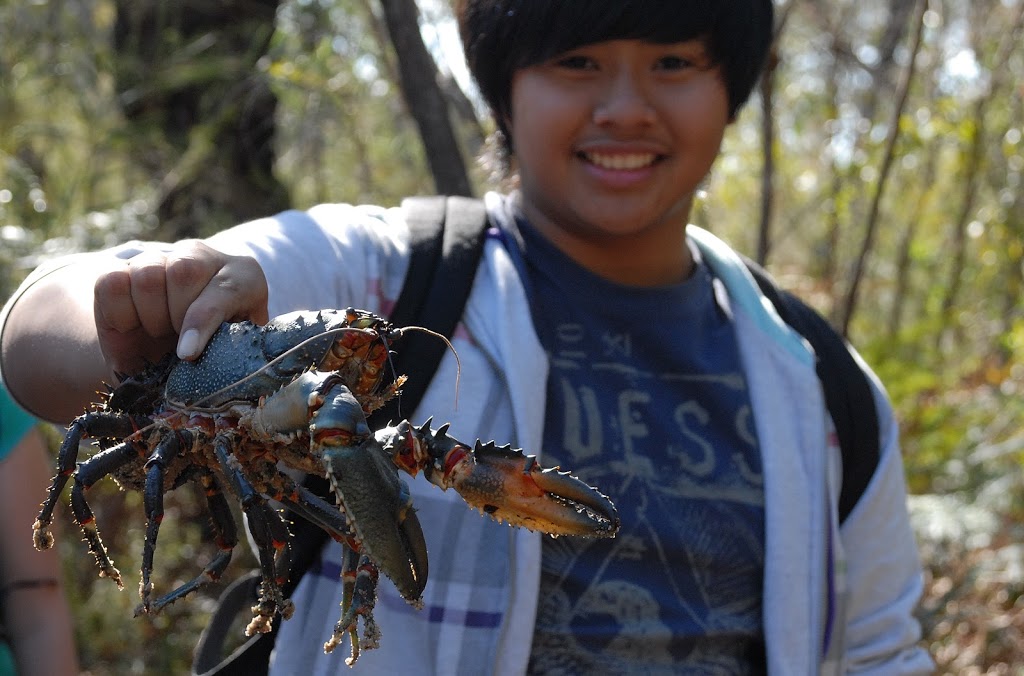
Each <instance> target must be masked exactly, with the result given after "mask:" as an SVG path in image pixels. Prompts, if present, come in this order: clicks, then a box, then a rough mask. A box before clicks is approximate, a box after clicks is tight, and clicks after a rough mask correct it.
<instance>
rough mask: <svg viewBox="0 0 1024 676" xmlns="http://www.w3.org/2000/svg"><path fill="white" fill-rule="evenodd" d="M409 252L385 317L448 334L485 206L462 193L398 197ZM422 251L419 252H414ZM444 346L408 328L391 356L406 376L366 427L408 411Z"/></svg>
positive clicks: (468, 280) (469, 283)
mask: <svg viewBox="0 0 1024 676" xmlns="http://www.w3.org/2000/svg"><path fill="white" fill-rule="evenodd" d="M402 208H403V209H404V210H405V214H406V221H407V222H408V224H409V230H410V246H412V247H413V252H414V254H413V256H412V257H411V259H410V261H409V270H408V272H407V273H406V276H405V285H404V286H403V287H402V293H401V295H400V296H399V298H398V301H397V302H396V303H395V307H394V309H393V310H392V312H391V316H390V317H389V319H390V320H391V322H392V323H394V324H396V325H397V326H413V325H415V326H422V327H425V328H428V329H430V330H431V331H435V332H437V333H440V334H442V335H443V336H445V337H446V338H449V339H450V338H451V337H452V335H453V334H454V333H455V327H456V326H457V325H458V323H459V319H461V318H462V312H463V310H464V309H465V307H466V301H467V300H468V299H469V292H470V290H471V289H472V288H473V280H474V279H475V278H476V269H477V266H478V265H479V263H480V256H481V255H482V253H483V247H484V238H485V235H486V231H487V209H486V207H484V203H483V202H482V201H481V200H478V199H472V198H468V197H410V198H408V199H406V200H404V201H403V202H402ZM420 252H422V253H420ZM447 349H448V346H447V345H445V344H444V341H441V340H438V339H437V338H436V337H435V336H431V335H428V334H425V333H421V332H409V333H407V334H406V335H405V336H403V337H402V344H401V347H400V348H399V350H398V354H397V356H396V357H395V360H394V365H395V372H396V373H404V374H405V375H407V376H409V380H408V381H407V382H406V384H405V386H404V387H403V388H402V394H401V395H400V396H398V397H395V398H394V399H392V400H391V401H389V402H388V403H387V404H385V405H384V406H383V407H381V408H380V409H378V410H377V411H374V413H373V415H372V416H371V417H370V427H371V429H377V428H379V427H383V426H384V425H385V424H387V423H388V422H397V421H398V420H400V419H401V418H402V417H403V415H411V414H412V412H413V411H414V410H415V409H416V406H417V405H418V404H419V402H420V400H421V399H422V398H423V395H424V393H426V391H427V387H428V386H429V385H430V381H431V379H432V378H433V377H434V372H435V371H437V367H438V365H440V363H441V359H442V357H444V353H445V351H446V350H447Z"/></svg>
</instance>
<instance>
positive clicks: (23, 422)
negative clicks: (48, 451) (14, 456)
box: [0, 387, 36, 460]
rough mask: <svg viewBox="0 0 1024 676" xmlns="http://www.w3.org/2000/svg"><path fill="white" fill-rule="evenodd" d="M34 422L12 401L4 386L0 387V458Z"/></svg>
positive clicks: (3, 456) (2, 457) (9, 450)
mask: <svg viewBox="0 0 1024 676" xmlns="http://www.w3.org/2000/svg"><path fill="white" fill-rule="evenodd" d="M35 424H36V419H35V418H33V417H32V416H31V415H30V414H29V413H28V412H27V411H25V409H23V408H21V407H20V406H18V405H17V404H16V403H14V400H13V399H12V398H11V395H10V394H8V393H7V390H6V388H3V387H0V460H3V459H4V458H6V457H7V454H8V453H10V452H11V449H12V448H14V447H15V445H17V443H18V442H19V441H21V439H22V437H24V436H25V434H26V433H27V432H28V431H29V430H30V429H32V427H33V426H34V425H35Z"/></svg>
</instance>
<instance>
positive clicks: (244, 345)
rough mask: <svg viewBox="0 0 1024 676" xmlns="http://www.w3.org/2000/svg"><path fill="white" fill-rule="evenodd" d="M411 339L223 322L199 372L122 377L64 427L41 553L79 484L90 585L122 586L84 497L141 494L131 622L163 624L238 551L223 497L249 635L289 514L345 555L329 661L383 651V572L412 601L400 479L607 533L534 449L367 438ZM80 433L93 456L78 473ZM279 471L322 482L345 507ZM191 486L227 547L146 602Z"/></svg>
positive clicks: (182, 364)
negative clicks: (240, 523)
mask: <svg viewBox="0 0 1024 676" xmlns="http://www.w3.org/2000/svg"><path fill="white" fill-rule="evenodd" d="M414 328H415V327H406V328H397V327H395V326H393V325H392V324H390V323H389V322H387V321H386V320H384V319H382V318H380V317H378V316H376V315H374V314H372V313H370V312H366V311H363V310H355V309H351V308H349V309H347V310H344V311H336V310H321V311H319V312H296V313H291V314H287V315H282V316H280V317H277V318H275V319H273V320H271V321H270V322H269V323H267V324H266V325H263V326H257V325H255V324H252V323H250V322H238V323H224V324H223V325H222V326H221V327H220V329H219V330H218V331H217V332H216V333H215V334H214V335H213V337H212V338H211V339H210V342H209V343H208V345H207V347H206V349H205V350H204V352H203V353H202V355H201V356H200V357H199V358H198V359H197V360H196V361H194V362H189V361H180V360H178V359H177V358H176V357H173V356H170V355H169V356H168V357H166V358H164V359H163V360H161V361H160V362H159V363H157V364H151V365H149V366H148V367H146V368H145V369H144V370H143V371H141V372H140V373H137V374H134V375H131V376H124V375H119V376H118V377H119V380H120V382H119V384H118V385H117V386H115V387H112V388H108V390H109V391H108V392H107V396H106V398H105V401H104V402H103V403H102V404H99V405H96V406H95V407H94V408H93V410H91V411H88V412H86V413H85V414H83V415H81V416H79V417H78V418H76V419H75V420H74V421H73V422H72V423H71V425H70V426H69V428H68V432H67V435H66V436H65V438H64V441H63V444H62V445H61V448H60V451H59V455H58V461H57V463H58V466H57V473H56V476H55V477H54V479H53V482H52V484H51V486H50V489H49V493H48V494H47V498H46V500H45V501H44V502H43V505H42V509H41V511H40V513H39V516H38V518H37V519H36V522H35V524H34V525H33V538H34V543H35V546H36V548H37V549H46V548H49V547H51V546H53V536H52V535H51V534H50V532H49V527H50V524H51V523H52V521H53V511H54V509H55V506H56V503H57V501H58V499H59V496H60V495H61V493H62V491H63V490H64V487H65V486H66V484H67V482H68V481H69V480H72V479H73V484H72V487H71V509H72V512H73V514H74V518H75V521H76V522H77V523H78V525H79V526H80V527H81V529H82V532H83V533H84V536H85V541H86V542H87V544H88V548H89V551H90V552H91V553H92V555H93V556H94V557H95V559H96V564H97V566H98V567H99V574H100V576H104V577H110V578H112V579H113V580H114V581H115V582H116V583H117V585H118V587H123V582H122V579H121V573H120V572H119V571H118V569H117V568H116V567H114V565H113V563H112V562H111V560H110V557H109V556H108V554H107V551H106V548H105V547H104V545H103V542H102V540H101V539H100V535H99V531H98V529H97V527H96V519H95V517H94V514H93V512H92V510H91V509H90V507H89V504H88V502H87V501H86V498H85V492H86V489H88V488H89V487H90V486H92V485H93V484H94V483H96V482H97V481H99V480H100V479H101V478H103V477H105V476H108V475H110V476H112V477H113V478H114V479H115V481H117V482H118V483H119V484H120V485H121V486H123V487H125V488H128V489H132V490H136V491H141V492H142V494H143V504H144V507H145V513H146V537H145V543H144V546H143V554H142V569H141V581H140V584H139V594H140V596H141V604H140V606H139V610H138V612H141V613H157V612H159V611H160V610H161V609H162V608H163V607H165V606H167V605H168V604H170V603H173V602H175V601H177V600H178V599H181V598H182V597H184V596H186V595H188V594H190V593H191V592H193V591H195V590H197V589H199V588H201V587H202V586H204V585H205V584H208V583H209V582H212V581H216V580H218V579H220V577H221V576H222V574H223V573H224V571H225V569H226V568H227V566H228V564H229V563H230V561H231V557H232V551H233V549H234V547H235V545H236V544H237V543H238V530H237V526H236V524H235V522H234V517H233V516H232V513H231V509H230V506H229V503H228V496H230V497H231V498H232V499H234V500H236V501H237V502H238V503H239V504H240V505H241V509H242V511H243V512H244V514H245V516H246V518H247V522H248V527H249V531H250V533H251V535H252V539H253V542H254V544H255V548H256V550H257V554H258V558H259V565H260V573H261V578H262V580H261V584H260V590H259V598H258V601H257V603H256V605H254V606H253V609H252V610H253V618H252V621H251V622H250V623H249V624H248V626H247V627H246V635H248V636H252V635H254V634H256V633H257V632H268V631H270V630H271V627H272V623H273V620H274V618H275V617H276V616H277V615H280V616H281V617H282V618H284V619H288V618H289V617H290V616H291V614H292V612H293V610H294V607H293V604H292V602H291V600H289V599H288V598H287V597H286V595H285V593H284V591H283V587H284V585H285V584H286V582H287V577H288V570H289V565H290V563H291V560H292V556H293V551H292V534H291V531H290V530H289V522H288V521H287V520H286V518H285V517H284V516H283V515H282V512H281V511H280V510H279V509H278V506H283V507H284V508H286V509H287V510H289V511H291V512H292V513H294V514H297V515H300V516H301V517H303V518H305V519H307V520H309V521H311V522H312V523H314V524H316V525H317V526H318V527H320V528H322V529H323V530H325V531H326V532H327V533H328V534H329V535H330V536H331V537H333V538H334V539H336V540H338V541H340V542H342V543H343V544H344V545H346V553H345V557H344V566H343V571H342V580H343V586H344V595H343V599H344V600H343V603H342V617H341V620H340V621H339V622H338V623H337V625H336V626H335V628H334V631H333V633H332V635H331V637H330V638H329V639H328V641H327V642H326V643H325V646H324V650H325V651H326V652H331V651H332V650H333V649H334V648H335V647H337V645H339V644H340V643H341V642H342V641H343V640H344V638H345V636H348V637H349V640H350V642H351V647H352V655H351V657H350V658H349V659H348V660H347V661H348V663H349V664H352V663H353V662H354V661H355V660H356V659H357V658H358V656H359V649H360V648H375V647H377V645H378V643H379V637H380V632H379V630H378V628H377V626H376V624H375V623H374V621H373V606H374V603H375V601H376V581H377V572H378V570H379V571H382V572H383V573H384V574H385V575H386V576H387V577H389V578H390V579H391V580H392V582H393V583H394V584H395V586H396V587H397V589H398V590H399V592H400V593H401V595H402V596H403V598H405V599H406V600H407V601H408V602H409V603H411V604H413V605H414V606H417V607H420V606H421V605H422V601H421V594H422V591H423V589H424V586H425V585H426V582H427V567H428V564H427V550H426V543H425V539H424V536H423V531H422V529H421V526H420V523H419V520H418V519H417V517H416V514H415V509H414V508H413V506H412V504H411V499H410V494H409V489H408V487H407V486H406V484H405V483H404V482H403V481H402V480H401V479H400V478H399V475H398V471H397V470H399V469H401V470H403V471H405V472H406V473H407V474H409V475H410V476H413V477H415V476H416V475H417V474H418V473H419V472H421V471H422V472H423V474H424V476H425V477H426V478H427V480H428V481H430V482H431V483H433V484H435V485H436V486H438V487H440V488H441V489H443V490H447V489H448V488H454V489H455V490H456V491H457V492H458V493H459V494H460V495H461V496H462V498H463V499H464V500H465V501H466V502H467V503H468V504H469V505H470V506H471V507H475V508H477V509H479V510H481V511H482V512H485V513H487V514H490V515H491V516H492V517H494V518H495V519H497V520H499V521H505V522H508V523H510V524H513V525H517V526H525V527H528V528H532V529H534V530H539V531H542V532H546V533H550V534H553V535H582V536H590V537H612V536H614V535H615V533H616V531H617V529H618V516H617V514H616V510H615V507H614V505H612V503H611V501H610V500H609V499H608V498H607V497H605V496H604V495H602V494H601V493H600V492H598V491H597V490H596V489H594V488H592V487H590V486H588V485H587V484H585V483H583V482H582V481H580V480H579V479H577V478H575V477H573V476H572V475H570V474H569V473H567V472H561V471H557V468H555V469H542V468H541V467H540V466H539V465H538V463H537V462H536V460H535V458H534V457H533V456H527V455H524V454H523V453H522V452H520V451H518V450H514V449H512V448H511V447H509V446H503V447H498V446H496V445H495V444H494V443H493V442H490V443H481V442H479V441H478V442H476V444H475V445H474V447H473V448H470V447H469V446H468V445H466V444H464V443H462V442H461V441H458V440H457V439H454V438H452V437H451V436H449V435H448V434H447V425H443V426H441V427H439V428H438V429H434V428H432V427H431V424H430V421H427V422H426V423H424V424H422V425H419V426H414V425H412V424H411V423H409V422H408V421H407V420H402V421H400V422H398V423H397V424H393V425H389V426H387V427H385V428H383V429H379V430H371V429H370V427H369V424H368V423H367V416H368V415H369V414H370V413H372V412H373V411H374V410H376V409H377V408H379V407H380V406H382V405H383V404H384V403H385V402H386V401H388V400H389V399H390V398H391V397H394V396H396V395H397V394H399V392H400V389H401V386H402V383H403V381H404V378H403V377H397V378H395V379H394V380H391V379H390V378H385V373H386V371H387V368H386V367H387V364H388V363H389V355H390V350H391V347H392V345H393V344H394V343H395V342H396V341H398V340H399V339H400V338H401V336H402V334H403V333H404V332H405V331H408V330H412V329H414ZM88 438H91V439H94V440H95V441H96V442H97V444H98V445H99V447H100V449H101V450H99V452H97V453H95V454H94V455H92V456H91V457H89V458H88V459H87V460H85V461H83V462H82V463H80V464H78V462H77V460H78V453H79V446H80V443H81V442H82V440H83V439H88ZM286 470H297V471H298V472H304V473H307V474H315V475H319V476H322V477H326V478H327V479H328V480H329V483H330V486H331V489H332V491H333V493H334V496H333V497H334V498H335V501H336V503H337V504H336V505H335V504H332V503H331V502H330V501H329V500H328V499H325V498H324V497H322V496H320V495H317V494H315V493H313V492H312V491H310V490H309V489H307V488H306V487H305V486H304V485H303V484H301V483H299V482H298V481H297V480H296V479H294V478H293V476H292V475H293V474H294V472H291V473H289V472H288V471H286ZM189 482H197V483H198V484H200V485H201V487H202V489H203V491H204V493H205V495H206V502H207V508H208V511H209V514H210V517H211V523H212V525H213V533H214V539H215V541H216V544H217V546H218V548H219V552H218V553H217V554H216V556H214V557H213V559H212V560H211V561H210V562H209V563H208V564H207V565H206V566H205V568H204V569H203V570H202V571H201V572H200V573H199V574H198V575H196V576H195V577H194V578H193V579H192V580H190V581H188V582H186V583H185V584H183V585H181V586H180V587H178V588H176V589H174V590H172V591H170V592H168V593H166V594H165V595H163V596H159V597H154V590H153V584H152V582H151V575H152V571H153V557H154V553H155V549H156V541H157V535H158V532H159V529H160V523H161V521H162V518H163V512H164V510H163V500H164V494H165V493H166V492H167V491H170V490H173V489H174V488H178V487H180V486H182V485H184V484H186V483H189ZM360 617H361V618H362V622H363V633H362V636H361V637H360V635H359V631H358V622H359V618H360Z"/></svg>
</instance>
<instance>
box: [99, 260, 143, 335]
mask: <svg viewBox="0 0 1024 676" xmlns="http://www.w3.org/2000/svg"><path fill="white" fill-rule="evenodd" d="M93 293H94V299H93V314H94V316H95V318H96V327H97V328H98V329H99V330H101V331H115V332H118V333H128V332H129V331H134V330H135V329H138V328H139V327H140V326H141V325H142V321H141V320H140V319H139V315H138V313H137V311H136V308H135V302H134V300H133V299H132V284H131V273H130V272H129V270H128V262H127V261H123V260H112V261H110V262H109V263H108V268H107V269H106V270H105V271H103V272H101V273H100V274H99V275H98V276H97V278H96V283H95V286H94V289H93Z"/></svg>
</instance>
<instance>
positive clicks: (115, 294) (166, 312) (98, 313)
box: [93, 240, 268, 373]
mask: <svg viewBox="0 0 1024 676" xmlns="http://www.w3.org/2000/svg"><path fill="white" fill-rule="evenodd" d="M93 308H94V314H95V318H96V331H97V334H98V337H99V343H100V349H101V350H102V352H103V356H104V358H105V359H106V361H107V365H108V366H109V367H110V368H112V369H113V370H115V371H119V372H122V373H131V372H134V371H137V370H139V369H140V368H142V366H143V363H144V359H148V360H150V361H156V360H158V359H159V358H160V357H162V356H163V355H164V354H166V353H167V352H170V351H172V350H173V351H176V352H177V354H178V356H179V357H180V358H182V359H195V358H196V357H198V356H199V354H200V353H201V352H202V350H203V347H205V346H206V342H207V341H208V340H209V339H210V336H212V335H213V333H214V331H216V330H217V328H218V327H219V326H220V324H221V322H223V321H241V320H243V319H248V320H251V321H253V322H256V323H261V324H262V323H265V322H266V321H267V320H268V316H267V281H266V277H265V276H264V274H263V269H262V268H261V267H260V266H259V264H258V263H257V262H256V261H255V260H254V259H252V258H249V257H245V256H229V255H227V254H224V253H221V252H220V251H217V250H216V249H212V248H210V247H209V246H207V245H205V244H203V243H202V242H199V241H197V240H187V241H183V242H179V243H178V244H175V245H174V246H173V248H172V249H171V250H170V251H146V252H144V253H142V254H139V255H137V256H135V257H133V258H132V259H130V260H124V261H113V262H112V263H111V266H110V267H109V268H108V269H107V270H105V271H104V272H103V273H102V274H100V276H99V277H98V278H97V280H96V286H95V301H94V306H93Z"/></svg>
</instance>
